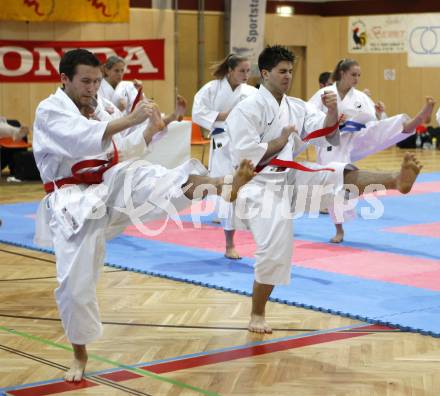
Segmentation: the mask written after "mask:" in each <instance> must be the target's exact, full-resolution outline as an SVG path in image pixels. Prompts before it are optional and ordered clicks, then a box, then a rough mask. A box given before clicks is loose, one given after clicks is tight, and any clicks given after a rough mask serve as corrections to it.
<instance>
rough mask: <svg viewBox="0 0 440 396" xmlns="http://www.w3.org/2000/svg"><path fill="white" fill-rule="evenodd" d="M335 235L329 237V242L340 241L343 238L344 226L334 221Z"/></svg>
mask: <svg viewBox="0 0 440 396" xmlns="http://www.w3.org/2000/svg"><path fill="white" fill-rule="evenodd" d="M335 227H336V235H335V236H334V237H333V238H332V239H330V242H331V243H341V242H342V241H343V240H344V228H343V227H342V224H341V223H336V224H335Z"/></svg>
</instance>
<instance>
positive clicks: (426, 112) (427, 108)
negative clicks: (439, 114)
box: [403, 96, 435, 133]
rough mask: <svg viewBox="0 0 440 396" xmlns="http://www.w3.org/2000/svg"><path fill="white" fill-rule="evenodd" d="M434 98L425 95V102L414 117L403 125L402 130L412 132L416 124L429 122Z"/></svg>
mask: <svg viewBox="0 0 440 396" xmlns="http://www.w3.org/2000/svg"><path fill="white" fill-rule="evenodd" d="M434 105H435V100H434V98H433V97H432V96H427V97H426V103H425V104H424V106H423V107H422V109H421V110H420V112H419V114H417V115H416V116H415V117H414V118H412V119H411V120H409V121H408V122H406V123H405V124H404V125H403V132H405V133H409V132H413V131H414V129H415V128H416V126H417V125H420V124H429V123H430V122H431V115H432V111H433V110H434Z"/></svg>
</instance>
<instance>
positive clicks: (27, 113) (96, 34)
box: [0, 9, 174, 125]
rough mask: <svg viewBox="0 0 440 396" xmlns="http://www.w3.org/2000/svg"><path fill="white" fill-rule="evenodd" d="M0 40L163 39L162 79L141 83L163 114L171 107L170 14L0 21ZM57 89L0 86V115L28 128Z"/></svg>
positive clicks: (31, 85) (147, 12)
mask: <svg viewBox="0 0 440 396" xmlns="http://www.w3.org/2000/svg"><path fill="white" fill-rule="evenodd" d="M0 38H1V39H13V40H49V41H51V40H53V41H76V40H84V41H85V40H124V39H148V38H165V80H163V81H144V88H145V92H147V93H148V95H149V96H151V97H153V98H154V99H155V100H156V101H157V102H158V103H159V104H160V106H161V108H162V109H163V110H164V111H171V109H172V108H173V102H174V14H173V12H171V11H167V10H151V9H150V10H147V9H131V11H130V23H129V24H128V23H111V24H103V23H56V22H44V23H41V22H40V23H36V22H35V23H26V22H13V21H1V23H0ZM58 86H59V84H57V83H3V84H0V115H3V116H5V117H7V118H16V119H18V120H20V121H21V122H22V124H24V125H31V124H32V122H33V119H34V113H35V109H36V107H37V105H38V103H39V102H40V101H41V100H42V99H44V98H46V97H47V96H48V95H49V94H51V93H52V92H54V91H55V90H56V88H57V87H58Z"/></svg>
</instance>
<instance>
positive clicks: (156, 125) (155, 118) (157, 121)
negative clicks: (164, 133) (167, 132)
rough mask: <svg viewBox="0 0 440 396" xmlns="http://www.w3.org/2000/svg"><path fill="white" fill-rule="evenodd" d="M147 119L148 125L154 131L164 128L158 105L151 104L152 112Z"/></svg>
mask: <svg viewBox="0 0 440 396" xmlns="http://www.w3.org/2000/svg"><path fill="white" fill-rule="evenodd" d="M149 121H150V122H149V125H150V127H151V128H152V129H153V130H154V131H156V132H159V131H161V130H162V129H164V128H165V122H164V121H163V120H162V115H161V114H160V110H159V107H158V106H157V105H156V104H155V103H154V104H153V112H152V114H151V116H150V118H149Z"/></svg>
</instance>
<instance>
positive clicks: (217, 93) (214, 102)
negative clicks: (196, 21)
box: [192, 54, 257, 259]
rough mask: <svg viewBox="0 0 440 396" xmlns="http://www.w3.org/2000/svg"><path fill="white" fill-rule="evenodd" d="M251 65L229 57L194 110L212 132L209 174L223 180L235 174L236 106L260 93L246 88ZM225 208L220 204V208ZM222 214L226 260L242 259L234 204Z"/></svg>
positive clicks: (216, 68) (215, 71)
mask: <svg viewBox="0 0 440 396" xmlns="http://www.w3.org/2000/svg"><path fill="white" fill-rule="evenodd" d="M250 70H251V64H250V62H249V60H248V59H247V58H245V57H242V56H239V55H236V54H229V55H228V56H227V57H226V58H225V59H223V61H222V62H220V63H219V64H217V65H215V66H214V67H213V76H214V77H215V80H212V81H210V82H208V83H207V84H205V85H204V86H203V87H202V88H201V89H200V90H199V91H198V92H197V93H196V95H195V97H194V104H193V109H192V121H193V122H195V123H196V124H198V125H200V126H202V127H203V128H205V129H208V130H209V131H210V137H211V145H210V152H209V167H208V168H209V174H210V175H211V176H212V177H219V176H224V175H227V174H229V173H230V172H231V171H232V163H231V158H230V153H229V150H230V148H229V146H230V143H229V137H228V134H227V133H226V132H225V120H226V117H227V116H228V115H229V113H230V111H231V110H232V109H233V108H234V106H235V105H236V104H237V103H239V102H240V101H241V100H243V99H244V98H246V97H248V96H249V95H252V94H254V93H256V92H257V89H256V88H255V87H253V86H251V85H248V84H246V82H247V81H248V79H249V75H250ZM222 206H223V207H225V205H224V203H220V207H222ZM225 209H226V210H225V211H224V212H225V213H222V216H219V217H223V221H222V224H223V228H224V232H225V239H226V251H225V257H227V258H231V259H240V258H241V257H240V255H239V253H238V252H237V250H236V249H235V244H234V234H235V230H234V227H233V224H232V218H233V213H234V209H233V204H228V206H227V207H226V208H225Z"/></svg>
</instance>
